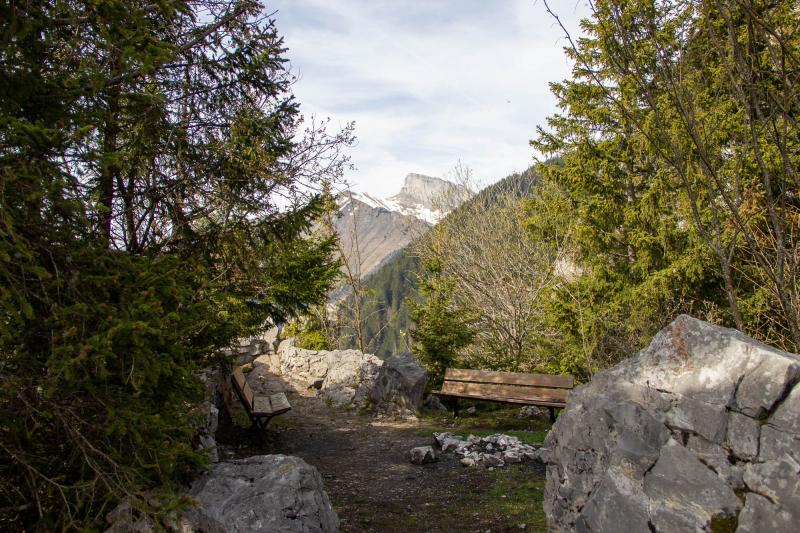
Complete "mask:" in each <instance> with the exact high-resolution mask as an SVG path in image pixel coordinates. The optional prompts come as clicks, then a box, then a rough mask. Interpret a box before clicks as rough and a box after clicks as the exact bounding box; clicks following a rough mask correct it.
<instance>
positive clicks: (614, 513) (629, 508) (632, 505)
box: [545, 468, 650, 533]
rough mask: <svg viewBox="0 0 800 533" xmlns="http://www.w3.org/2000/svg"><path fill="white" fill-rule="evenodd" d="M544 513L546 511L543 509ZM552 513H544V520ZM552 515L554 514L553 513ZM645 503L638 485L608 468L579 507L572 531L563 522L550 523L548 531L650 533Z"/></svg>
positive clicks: (624, 474)
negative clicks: (639, 532) (593, 490)
mask: <svg viewBox="0 0 800 533" xmlns="http://www.w3.org/2000/svg"><path fill="white" fill-rule="evenodd" d="M545 511H546V512H547V507H545ZM551 513H552V508H551V512H550V513H548V516H549V515H550V514H551ZM553 514H555V513H553ZM648 522H649V516H648V512H647V499H646V498H645V497H644V495H643V494H642V485H641V482H640V481H638V480H635V479H632V478H631V477H629V476H628V475H626V473H625V472H624V471H623V470H621V469H618V468H609V469H608V470H607V471H606V473H605V476H604V477H603V479H602V480H601V481H600V484H599V485H598V487H597V490H596V491H595V492H594V493H593V494H592V496H591V498H590V499H589V500H588V501H587V502H586V504H585V505H584V506H583V509H582V510H581V512H580V515H578V516H577V518H576V523H575V526H574V527H569V528H568V527H565V526H564V524H563V522H556V523H554V522H553V521H551V522H550V524H549V525H550V530H551V531H558V532H567V531H575V530H577V531H608V532H612V531H619V532H631V533H632V532H634V531H637V532H638V531H642V532H644V531H650V529H649V527H648Z"/></svg>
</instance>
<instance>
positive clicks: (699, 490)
mask: <svg viewBox="0 0 800 533" xmlns="http://www.w3.org/2000/svg"><path fill="white" fill-rule="evenodd" d="M798 378H800V357H798V356H797V355H794V354H789V353H786V352H782V351H780V350H776V349H774V348H771V347H768V346H765V345H764V344H762V343H759V342H757V341H755V340H753V339H750V338H748V337H746V336H744V335H742V334H741V333H739V332H737V331H734V330H730V329H726V328H721V327H718V326H714V325H711V324H707V323H705V322H701V321H699V320H696V319H693V318H691V317H688V316H685V315H683V316H680V317H678V318H677V319H676V320H675V321H674V322H673V323H672V324H670V325H669V326H668V327H666V328H664V329H663V330H662V331H661V332H659V333H658V334H657V335H656V336H655V338H654V339H653V341H652V342H651V344H650V346H648V347H647V348H645V349H644V350H642V351H641V352H640V353H639V354H637V355H636V356H634V357H631V358H629V359H627V360H625V361H623V362H621V363H620V364H618V365H617V366H615V367H613V368H611V369H608V370H605V371H603V372H599V373H597V374H595V376H594V379H593V381H592V382H591V383H589V384H586V385H583V386H580V387H578V388H576V389H575V390H573V391H572V392H571V394H570V396H569V397H568V400H567V407H566V409H565V410H564V412H563V413H562V414H561V415H560V416H559V418H558V420H557V421H556V423H555V425H554V426H553V429H552V431H551V432H550V434H549V435H548V436H547V438H546V440H545V449H544V451H539V452H532V453H530V454H529V455H530V456H531V458H534V456H538V457H539V458H541V459H542V460H543V461H544V462H545V463H546V471H547V482H546V485H545V498H544V508H545V512H546V513H547V515H548V522H549V527H550V530H551V531H576V530H577V531H648V530H657V531H709V530H710V529H711V527H712V522H714V521H719V520H723V521H724V520H725V519H727V518H729V519H730V520H731V521H732V522H733V523H735V522H736V520H737V517H738V520H739V524H740V529H741V530H742V531H756V530H759V529H758V528H757V524H758V521H759V520H762V518H761V517H763V516H766V515H767V514H768V513H777V514H778V515H780V516H775V517H771V518H769V520H767V519H763V520H764V523H765V524H772V525H774V527H775V528H776V529H775V530H781V528H782V527H784V526H785V525H786V524H789V523H792V522H791V521H787V520H789V519H788V518H787V517H790V518H792V519H794V517H795V516H797V514H800V510H797V509H795V507H796V506H798V505H800V504H796V503H795V502H800V498H798V494H800V489H798V488H797V483H798V479H800V466H797V465H800V431H799V430H800V421H799V420H800V417H798V416H797V413H798V412H800V385H795V383H796V382H797V381H798ZM765 422H766V423H765ZM523 455H525V456H526V457H527V456H528V454H525V453H523ZM745 488H747V490H750V491H752V492H750V493H748V494H747V497H746V499H745V500H744V501H742V500H740V499H739V498H738V497H737V496H736V493H735V492H734V491H738V490H744V489H745ZM754 492H755V493H757V495H756V496H753V497H751V495H752V494H753V493H754ZM743 504H744V505H743ZM796 513H797V514H796ZM715 523H716V522H715ZM795 523H797V522H795ZM715 527H716V526H715ZM760 530H761V531H765V530H769V529H768V528H767V527H766V526H764V528H762V529H760Z"/></svg>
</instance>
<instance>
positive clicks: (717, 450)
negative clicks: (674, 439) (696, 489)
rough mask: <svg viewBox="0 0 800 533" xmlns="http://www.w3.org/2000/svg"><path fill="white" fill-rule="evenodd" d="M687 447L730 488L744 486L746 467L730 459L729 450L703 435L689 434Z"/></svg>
mask: <svg viewBox="0 0 800 533" xmlns="http://www.w3.org/2000/svg"><path fill="white" fill-rule="evenodd" d="M686 449H687V450H690V451H691V452H692V453H693V454H694V455H695V456H696V457H697V458H698V459H699V460H700V462H701V463H703V464H704V465H705V466H707V467H708V468H710V469H711V470H712V471H714V472H716V474H717V475H718V476H719V477H721V478H722V479H723V480H724V481H725V482H726V483H727V484H728V486H729V487H730V488H732V489H733V490H740V489H743V488H744V480H743V478H742V476H743V474H744V468H743V467H742V466H740V465H738V464H733V463H731V461H730V458H729V456H728V452H727V451H726V450H725V449H724V448H723V447H722V446H720V445H719V444H714V443H713V442H709V441H707V440H706V439H704V438H703V437H700V436H697V435H689V438H688V439H687V440H686Z"/></svg>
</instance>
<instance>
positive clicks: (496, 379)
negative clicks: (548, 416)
mask: <svg viewBox="0 0 800 533" xmlns="http://www.w3.org/2000/svg"><path fill="white" fill-rule="evenodd" d="M444 379H445V380H446V381H458V382H466V383H497V384H503V385H527V386H530V387H546V388H555V389H571V388H572V387H574V385H575V378H573V377H572V376H556V375H551V374H523V373H517V372H495V371H490V370H468V369H465V368H448V369H447V371H446V372H445V375H444ZM565 397H566V396H565Z"/></svg>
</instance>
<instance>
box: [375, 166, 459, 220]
mask: <svg viewBox="0 0 800 533" xmlns="http://www.w3.org/2000/svg"><path fill="white" fill-rule="evenodd" d="M470 196H471V193H470V191H469V190H467V189H466V188H465V187H463V186H461V185H456V184H455V183H452V182H450V181H447V180H443V179H441V178H436V177H433V176H426V175H424V174H416V173H411V174H408V175H406V178H405V180H404V182H403V188H402V189H400V193H399V194H396V195H395V196H392V197H391V198H389V199H388V200H389V201H390V202H393V203H395V204H397V205H398V206H400V207H401V208H402V210H403V211H408V212H414V211H417V212H419V213H425V214H426V215H427V216H420V218H424V219H425V220H427V221H428V222H430V223H436V221H437V220H438V219H439V218H441V216H442V215H444V214H446V212H447V211H449V210H450V209H452V208H453V207H455V206H456V205H458V204H460V203H462V202H463V201H465V200H466V199H467V198H469V197H470ZM409 214H410V213H409ZM417 216H419V215H417Z"/></svg>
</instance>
